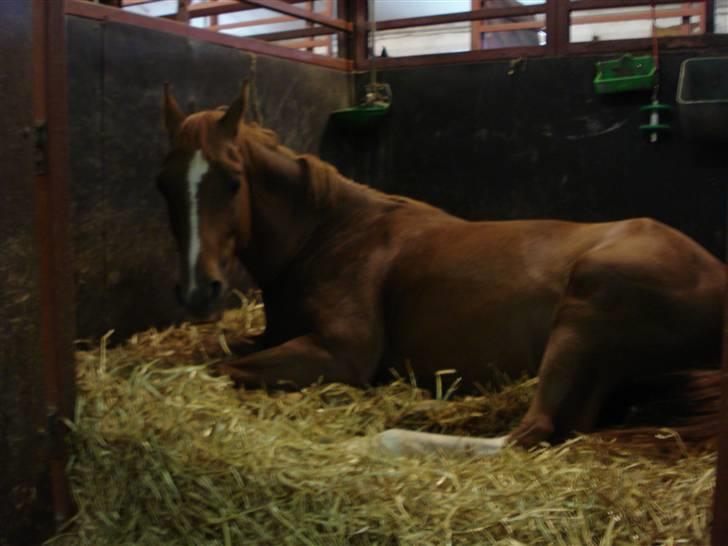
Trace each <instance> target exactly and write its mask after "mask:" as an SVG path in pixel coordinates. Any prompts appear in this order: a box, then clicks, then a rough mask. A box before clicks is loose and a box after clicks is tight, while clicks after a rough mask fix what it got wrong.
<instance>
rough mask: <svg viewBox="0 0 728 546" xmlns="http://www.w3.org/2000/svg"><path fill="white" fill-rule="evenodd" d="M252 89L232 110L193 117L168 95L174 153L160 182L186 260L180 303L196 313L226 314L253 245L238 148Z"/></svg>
mask: <svg viewBox="0 0 728 546" xmlns="http://www.w3.org/2000/svg"><path fill="white" fill-rule="evenodd" d="M246 97H247V83H246V85H245V86H244V87H243V92H242V94H241V96H240V97H238V98H237V99H236V100H235V101H234V102H233V103H232V104H231V105H230V107H229V108H227V109H219V110H212V111H203V112H198V113H196V114H192V115H190V116H186V115H185V114H183V113H182V111H181V110H180V108H179V106H178V104H177V101H175V99H174V97H173V96H172V95H171V93H170V90H169V86H168V85H166V84H165V88H164V121H165V125H166V128H167V131H168V132H169V137H170V143H171V148H170V151H169V153H168V154H167V157H166V158H165V160H164V163H163V165H162V169H161V171H160V173H159V176H158V177H157V183H158V187H159V190H160V191H161V193H162V195H163V196H164V198H165V200H166V202H167V207H168V210H169V219H170V223H171V226H172V232H173V233H174V236H175V239H176V240H177V245H178V248H179V253H180V284H178V285H177V296H178V299H179V300H180V302H181V303H182V304H183V305H184V306H185V307H187V308H188V309H189V310H190V311H192V312H193V313H194V314H196V315H198V316H202V317H207V318H209V317H210V316H211V315H213V314H216V313H218V312H219V311H220V309H221V302H222V299H223V296H224V294H225V293H226V291H227V288H228V287H227V279H228V278H229V273H230V269H231V268H232V267H233V266H234V262H235V255H236V252H237V250H238V247H239V246H240V245H245V244H246V241H247V239H248V238H249V233H250V226H249V222H250V220H249V218H250V215H249V211H248V210H247V209H248V207H249V190H248V187H247V183H246V180H245V176H244V167H243V160H242V156H241V153H240V147H239V146H238V144H237V140H238V139H237V137H238V133H239V132H240V131H241V124H242V120H243V115H244V113H245V108H246V102H247V100H246Z"/></svg>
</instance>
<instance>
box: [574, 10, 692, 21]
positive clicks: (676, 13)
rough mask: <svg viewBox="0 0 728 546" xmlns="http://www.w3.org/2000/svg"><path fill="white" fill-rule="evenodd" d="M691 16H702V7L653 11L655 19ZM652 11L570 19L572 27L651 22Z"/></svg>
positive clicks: (580, 16) (582, 16)
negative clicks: (624, 22)
mask: <svg viewBox="0 0 728 546" xmlns="http://www.w3.org/2000/svg"><path fill="white" fill-rule="evenodd" d="M692 15H703V8H702V6H696V7H691V8H674V9H662V10H659V9H657V10H655V18H657V19H660V18H665V17H690V16H692ZM651 19H652V10H645V11H628V12H623V13H604V14H599V15H597V14H594V15H591V14H590V15H578V16H573V17H572V18H571V24H572V25H587V24H594V23H617V22H623V21H640V20H648V21H649V20H651Z"/></svg>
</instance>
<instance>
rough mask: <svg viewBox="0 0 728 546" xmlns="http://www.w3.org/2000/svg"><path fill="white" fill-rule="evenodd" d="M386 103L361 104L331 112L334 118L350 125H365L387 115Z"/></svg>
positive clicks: (387, 107) (387, 106)
mask: <svg viewBox="0 0 728 546" xmlns="http://www.w3.org/2000/svg"><path fill="white" fill-rule="evenodd" d="M387 112H389V105H388V104H380V103H374V104H362V105H360V106H352V107H351V108H342V109H341V110H336V111H335V112H333V113H332V114H331V116H332V117H333V119H334V120H336V121H337V122H339V123H342V124H344V125H348V126H350V127H367V126H369V125H372V124H374V123H375V122H376V121H377V120H379V119H381V118H382V117H384V116H386V115H387Z"/></svg>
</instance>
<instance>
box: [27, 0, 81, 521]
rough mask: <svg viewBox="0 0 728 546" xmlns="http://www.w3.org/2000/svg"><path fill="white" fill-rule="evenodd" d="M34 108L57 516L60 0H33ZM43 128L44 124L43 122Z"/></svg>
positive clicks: (65, 268)
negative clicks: (55, 0) (36, 132)
mask: <svg viewBox="0 0 728 546" xmlns="http://www.w3.org/2000/svg"><path fill="white" fill-rule="evenodd" d="M33 27H34V32H33V38H34V43H33V110H34V116H35V120H36V126H37V127H38V128H39V133H38V136H37V139H38V142H37V147H38V149H37V153H38V163H37V173H36V194H37V201H36V232H37V246H38V254H39V269H40V279H39V285H40V303H41V349H42V354H43V365H44V375H45V391H46V405H47V413H48V424H47V427H46V428H45V430H44V431H43V432H44V434H45V435H46V437H47V438H48V440H49V443H48V448H49V461H50V477H51V488H52V495H53V507H54V513H55V518H56V521H63V520H66V519H68V518H69V517H70V516H71V512H72V510H73V507H72V506H73V505H72V501H71V496H70V493H69V489H68V483H67V480H66V476H65V466H66V462H67V453H66V448H65V442H64V438H63V436H64V427H63V424H62V421H61V418H62V417H71V416H72V415H73V404H74V366H73V339H74V330H75V328H74V322H75V319H74V312H73V308H74V307H73V302H74V299H73V273H72V270H71V263H72V261H71V252H70V250H71V245H70V238H71V237H70V192H69V184H68V167H69V165H68V109H67V108H68V107H67V103H68V101H67V78H66V37H65V13H64V3H63V2H47V1H45V0H33ZM43 128H45V129H43Z"/></svg>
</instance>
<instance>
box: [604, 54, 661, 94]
mask: <svg viewBox="0 0 728 546" xmlns="http://www.w3.org/2000/svg"><path fill="white" fill-rule="evenodd" d="M596 65H597V75H596V77H595V78H594V90H595V91H596V92H597V94H600V95H603V94H607V93H623V92H625V91H636V90H640V89H652V88H653V87H654V85H655V83H657V69H656V67H655V62H654V59H653V58H652V57H651V56H650V55H644V56H641V57H633V56H632V55H630V54H629V53H627V54H626V55H623V56H622V57H620V58H619V59H612V60H610V61H600V62H598V63H596Z"/></svg>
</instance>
